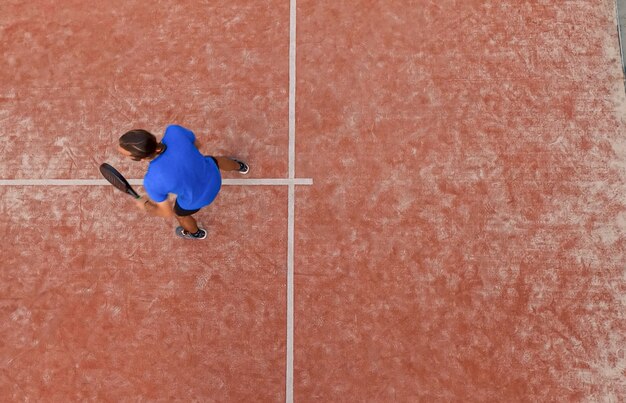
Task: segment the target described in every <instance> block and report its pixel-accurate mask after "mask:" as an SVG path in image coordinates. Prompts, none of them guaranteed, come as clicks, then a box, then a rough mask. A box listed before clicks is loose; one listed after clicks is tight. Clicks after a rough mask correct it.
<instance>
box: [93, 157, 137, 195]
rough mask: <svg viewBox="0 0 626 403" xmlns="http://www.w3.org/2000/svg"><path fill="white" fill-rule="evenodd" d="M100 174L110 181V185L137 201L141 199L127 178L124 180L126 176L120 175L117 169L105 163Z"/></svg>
mask: <svg viewBox="0 0 626 403" xmlns="http://www.w3.org/2000/svg"><path fill="white" fill-rule="evenodd" d="M100 173H101V174H102V176H104V179H106V180H107V181H109V183H110V184H111V185H113V186H114V187H115V188H116V189H119V190H121V191H122V192H124V193H127V194H129V195H131V196H133V197H134V198H135V199H139V197H140V196H139V194H137V192H135V189H133V188H132V187H131V186H130V184H129V183H128V181H127V180H126V178H124V176H123V175H122V174H121V173H119V172H118V171H117V169H115V168H113V167H112V166H111V165H109V164H107V163H106V162H105V163H103V164H102V165H100Z"/></svg>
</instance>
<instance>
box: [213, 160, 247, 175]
mask: <svg viewBox="0 0 626 403" xmlns="http://www.w3.org/2000/svg"><path fill="white" fill-rule="evenodd" d="M213 158H215V160H216V161H217V167H218V168H219V169H220V170H221V171H237V172H239V173H241V174H242V175H245V174H247V173H248V172H249V171H250V168H249V167H248V164H246V163H245V162H243V161H239V160H237V159H234V158H228V157H213Z"/></svg>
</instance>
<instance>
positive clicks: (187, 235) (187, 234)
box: [176, 227, 207, 239]
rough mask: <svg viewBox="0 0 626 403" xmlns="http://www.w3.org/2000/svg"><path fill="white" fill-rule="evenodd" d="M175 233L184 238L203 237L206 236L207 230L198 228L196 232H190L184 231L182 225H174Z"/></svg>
mask: <svg viewBox="0 0 626 403" xmlns="http://www.w3.org/2000/svg"><path fill="white" fill-rule="evenodd" d="M176 235H178V236H179V237H181V238H185V239H204V238H206V235H207V232H206V230H205V229H204V228H198V232H196V233H195V234H192V233H190V232H187V231H185V229H184V228H183V227H176Z"/></svg>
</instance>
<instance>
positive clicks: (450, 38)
mask: <svg viewBox="0 0 626 403" xmlns="http://www.w3.org/2000/svg"><path fill="white" fill-rule="evenodd" d="M298 5H299V8H298V16H299V18H298V29H299V31H298V35H299V36H298V38H299V40H298V98H297V116H298V127H297V136H298V137H297V138H298V141H297V156H298V157H297V163H298V165H297V170H296V172H297V174H298V176H304V177H308V176H312V177H314V179H315V185H314V186H313V187H311V188H308V187H307V188H299V189H298V191H297V197H296V206H297V208H296V214H297V216H296V228H297V244H296V251H297V253H296V298H295V301H296V307H297V309H296V339H295V340H296V346H295V370H294V373H295V378H296V381H295V384H296V392H295V396H300V397H301V398H302V400H303V401H307V400H309V401H320V402H328V401H370V402H390V401H402V402H409V401H424V402H433V401H499V402H512V401H577V400H592V401H595V400H598V401H624V400H626V372H625V371H626V358H625V356H624V354H625V351H624V348H625V347H624V346H626V343H625V341H626V340H625V334H626V321H625V316H624V315H625V314H624V312H625V310H624V308H625V304H624V303H625V293H626V280H625V273H624V269H625V263H626V260H625V255H624V250H625V246H626V242H625V241H626V238H625V229H626V215H625V209H624V200H625V198H624V195H625V194H626V193H625V187H624V178H625V177H624V166H625V165H624V162H625V161H624V152H625V151H626V148H625V147H624V145H625V144H626V143H625V141H624V138H625V136H626V134H625V132H624V127H623V125H622V122H621V118H622V117H623V116H624V104H623V99H624V95H623V94H624V87H623V84H622V75H621V72H620V64H619V50H618V43H617V35H616V32H615V18H614V15H613V7H614V5H613V3H612V2H609V1H585V2H520V1H503V2H485V1H463V2H461V1H449V0H444V1H437V2H383V1H367V2H358V1H351V2H336V1H319V0H315V1H312V0H303V1H299V2H298Z"/></svg>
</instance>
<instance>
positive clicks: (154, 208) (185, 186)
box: [118, 125, 250, 239]
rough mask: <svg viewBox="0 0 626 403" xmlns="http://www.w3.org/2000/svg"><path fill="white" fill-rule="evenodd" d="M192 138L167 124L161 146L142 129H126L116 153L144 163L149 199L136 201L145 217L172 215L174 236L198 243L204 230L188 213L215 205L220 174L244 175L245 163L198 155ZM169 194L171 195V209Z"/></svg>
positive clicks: (190, 134)
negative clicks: (149, 215) (174, 227)
mask: <svg viewBox="0 0 626 403" xmlns="http://www.w3.org/2000/svg"><path fill="white" fill-rule="evenodd" d="M198 147H199V145H198V142H197V140H196V136H195V135H194V134H193V132H192V131H191V130H188V129H185V128H184V127H182V126H176V125H170V126H168V127H167V128H166V129H165V134H164V135H163V138H162V139H161V141H157V138H156V137H155V136H154V135H153V134H152V133H150V132H147V131H145V130H131V131H129V132H127V133H125V134H124V135H123V136H121V137H120V140H119V147H118V151H119V152H120V153H121V154H122V155H124V156H126V157H129V158H131V159H133V160H134V161H146V162H148V171H147V172H146V175H145V176H144V180H143V186H144V189H145V190H146V193H147V194H148V196H149V198H141V199H138V200H137V201H136V203H137V206H138V207H139V208H140V209H142V210H145V211H146V212H148V214H151V215H155V216H159V217H171V216H174V217H176V219H177V220H178V223H179V224H180V226H179V227H177V228H176V235H178V236H179V237H181V238H187V239H204V238H206V237H207V231H206V229H204V228H200V227H198V223H197V222H196V220H195V218H193V216H192V215H193V214H195V213H197V212H198V211H199V210H200V209H201V208H203V207H206V206H208V205H209V204H211V202H213V200H215V198H216V197H217V194H218V193H219V191H220V187H221V185H222V176H221V174H220V170H222V171H237V172H239V173H241V174H243V175H245V174H247V173H248V172H249V171H250V168H249V167H248V165H247V164H246V163H245V162H242V161H239V160H236V159H234V158H228V157H211V156H204V155H202V154H201V153H200V150H198ZM169 194H174V195H176V200H175V202H174V204H173V205H172V203H171V202H170V200H169V199H168V197H169Z"/></svg>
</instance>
